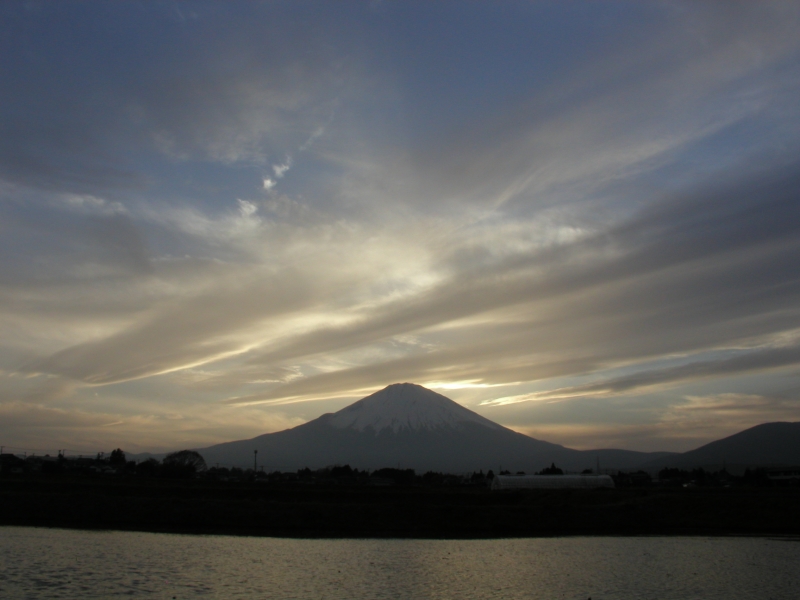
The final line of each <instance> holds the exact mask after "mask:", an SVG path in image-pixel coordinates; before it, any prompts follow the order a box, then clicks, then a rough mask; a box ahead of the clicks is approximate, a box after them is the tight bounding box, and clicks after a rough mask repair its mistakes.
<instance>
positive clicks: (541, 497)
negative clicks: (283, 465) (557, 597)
mask: <svg viewBox="0 0 800 600" xmlns="http://www.w3.org/2000/svg"><path fill="white" fill-rule="evenodd" d="M1 483H2V485H1V486H0V524H2V525H27V526H45V527H67V528H85V529H120V530H139V531H157V532H182V533H202V534H206V533H226V534H237V535H263V536H284V537H398V538H414V537H418V538H490V537H535V536H554V535H659V534H661V535H735V534H744V535H748V534H762V535H788V534H791V535H798V534H800V511H798V510H797V507H798V506H800V489H798V488H782V489H781V488H730V489H727V488H696V489H683V488H677V489H661V488H658V489H656V488H650V489H621V490H619V489H618V490H548V491H524V492H491V491H489V490H488V489H486V488H483V487H477V488H446V487H420V486H407V487H406V486H392V487H374V486H341V485H331V486H302V485H285V484H281V485H268V484H261V483H229V482H225V483H223V482H209V481H202V480H185V481H181V480H165V479H149V480H132V479H125V478H119V479H115V478H109V479H100V478H98V479H77V478H31V477H26V478H19V479H8V478H4V479H3V480H2V482H1Z"/></svg>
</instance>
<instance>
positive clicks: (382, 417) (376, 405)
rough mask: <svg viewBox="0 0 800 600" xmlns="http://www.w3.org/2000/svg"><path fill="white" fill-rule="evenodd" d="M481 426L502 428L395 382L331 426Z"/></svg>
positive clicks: (422, 390)
mask: <svg viewBox="0 0 800 600" xmlns="http://www.w3.org/2000/svg"><path fill="white" fill-rule="evenodd" d="M465 422H466V423H477V424H479V425H483V426H484V427H489V428H491V429H501V427H500V425H498V424H497V423H494V422H492V421H490V420H489V419H486V418H484V417H482V416H480V415H479V414H477V413H474V412H472V411H471V410H469V409H467V408H464V407H463V406H461V405H460V404H458V403H456V402H453V401H452V400H450V399H449V398H446V397H445V396H442V395H441V394H437V393H436V392H433V391H431V390H429V389H427V388H424V387H422V386H420V385H416V384H413V383H395V384H392V385H390V386H388V387H386V388H384V389H382V390H381V391H379V392H375V393H374V394H372V395H371V396H367V397H366V398H363V399H361V400H359V401H358V402H355V403H354V404H351V405H350V406H347V407H346V408H343V409H342V410H340V411H339V412H336V413H334V414H333V415H331V418H330V421H329V423H330V424H331V425H333V426H334V427H336V428H338V429H355V430H357V431H365V430H367V429H371V430H372V431H374V432H375V433H378V432H379V431H382V430H384V429H391V430H392V431H393V432H394V433H397V432H399V431H401V430H404V429H405V430H409V431H420V430H428V431H434V430H437V429H444V428H459V427H460V426H461V425H462V424H463V423H465Z"/></svg>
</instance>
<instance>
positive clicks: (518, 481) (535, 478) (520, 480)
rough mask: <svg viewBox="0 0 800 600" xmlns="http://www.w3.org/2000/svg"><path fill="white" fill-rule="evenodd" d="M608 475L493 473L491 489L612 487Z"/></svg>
mask: <svg viewBox="0 0 800 600" xmlns="http://www.w3.org/2000/svg"><path fill="white" fill-rule="evenodd" d="M613 487H614V480H613V479H611V477H610V476H609V475H495V477H494V479H493V480H492V490H555V489H560V490H563V489H598V488H613Z"/></svg>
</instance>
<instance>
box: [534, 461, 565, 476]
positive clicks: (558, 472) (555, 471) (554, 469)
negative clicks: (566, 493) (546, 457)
mask: <svg viewBox="0 0 800 600" xmlns="http://www.w3.org/2000/svg"><path fill="white" fill-rule="evenodd" d="M563 474H564V471H562V470H561V469H559V468H558V467H557V466H556V463H552V464H551V465H550V466H549V467H547V468H546V469H542V470H541V471H539V473H537V475H563Z"/></svg>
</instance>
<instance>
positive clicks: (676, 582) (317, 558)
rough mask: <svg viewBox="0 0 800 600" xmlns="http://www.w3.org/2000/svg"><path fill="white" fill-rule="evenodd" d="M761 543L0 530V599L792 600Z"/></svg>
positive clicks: (798, 555)
mask: <svg viewBox="0 0 800 600" xmlns="http://www.w3.org/2000/svg"><path fill="white" fill-rule="evenodd" d="M798 565H800V543H798V542H797V541H783V540H770V539H762V538H711V539H707V538H671V537H661V538H550V539H509V540H470V541H452V540H292V539H276V538H241V537H228V536H187V535H171V534H153V533H127V532H86V531H68V530H59V529H35V528H27V527H0V597H2V598H109V597H118V596H127V597H152V598H173V597H175V598H179V599H180V598H194V597H203V598H542V599H548V600H549V599H554V598H567V599H573V598H574V599H576V600H577V599H582V600H586V598H589V597H591V598H592V600H603V599H610V598H614V599H629V598H630V599H633V598H636V599H638V598H641V599H645V598H659V599H670V598H675V599H681V600H687V599H692V598H697V599H704V600H707V599H713V598H726V599H727V598H754V599H755V598H758V599H759V600H764V599H767V598H774V599H779V598H780V599H783V598H786V599H788V598H798V597H800V575H798V571H800V570H799V569H798V568H797V566H798Z"/></svg>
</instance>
